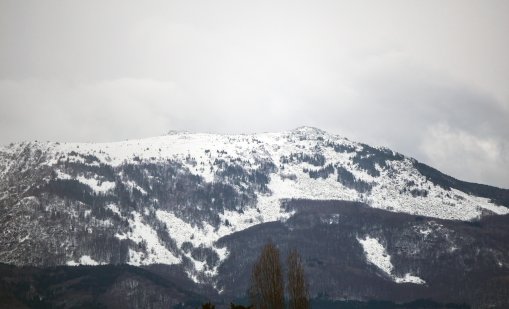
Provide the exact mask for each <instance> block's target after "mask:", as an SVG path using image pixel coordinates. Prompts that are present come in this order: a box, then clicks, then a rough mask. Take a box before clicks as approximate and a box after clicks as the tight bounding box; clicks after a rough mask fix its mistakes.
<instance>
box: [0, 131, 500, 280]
mask: <svg viewBox="0 0 509 309" xmlns="http://www.w3.org/2000/svg"><path fill="white" fill-rule="evenodd" d="M328 141H331V142H333V143H334V144H336V145H343V146H347V148H348V149H351V150H349V151H347V152H336V151H335V150H334V149H333V148H331V147H327V146H326V144H325V142H328ZM26 147H32V148H34V149H40V150H42V151H43V152H45V153H46V154H47V156H46V158H47V159H46V161H45V162H42V163H40V164H45V165H48V166H54V165H55V164H57V162H58V158H60V157H63V158H65V159H69V160H70V161H73V162H82V163H84V162H85V160H84V157H85V156H87V155H93V156H95V157H97V158H98V160H99V162H96V161H94V162H92V163H89V165H98V164H99V163H103V164H108V165H111V166H112V167H117V166H119V165H122V164H124V163H133V164H137V163H138V162H139V160H141V161H143V162H153V163H158V162H167V160H176V161H178V162H180V163H182V164H184V166H185V167H186V168H187V169H188V171H189V172H190V173H192V174H194V175H198V176H200V177H202V179H203V180H204V181H205V182H214V181H222V179H219V178H218V176H216V171H217V166H216V165H214V161H215V160H216V159H221V160H225V161H227V162H234V161H235V160H237V159H241V161H242V162H249V164H245V165H243V167H244V168H246V169H248V170H250V169H251V170H252V169H256V168H257V167H259V166H260V165H261V163H264V162H272V163H274V165H275V166H276V167H277V168H278V170H277V171H276V172H275V173H273V174H271V175H269V177H270V181H269V183H268V185H267V186H268V189H269V190H270V193H268V194H266V193H259V192H258V194H257V197H256V198H257V202H256V204H255V205H252V206H251V207H248V208H247V209H243V212H242V213H241V212H238V211H231V210H227V211H224V212H223V213H220V214H219V216H220V219H221V225H220V226H219V227H217V228H214V227H213V226H211V225H210V224H208V223H206V222H204V223H203V224H202V225H201V226H193V225H191V224H189V223H188V222H186V220H184V218H179V217H177V216H175V215H174V214H173V213H171V212H168V211H163V210H156V217H157V219H158V220H160V221H162V222H164V223H166V227H167V229H168V233H169V235H170V236H171V237H172V238H173V239H174V240H175V242H176V244H177V246H178V247H179V248H181V246H182V244H183V243H184V242H191V244H192V245H193V246H194V247H199V246H205V247H208V248H211V249H213V250H214V251H215V252H216V253H217V254H218V255H219V257H220V260H221V261H224V260H225V259H226V258H227V257H228V254H229V252H228V250H227V248H218V247H217V246H216V242H217V240H218V239H219V238H221V237H223V236H226V235H229V234H232V233H234V232H237V231H241V230H244V229H246V228H249V227H251V226H254V225H256V224H259V223H264V222H271V221H284V220H286V219H288V218H289V217H291V216H292V215H293V213H292V212H287V211H285V210H284V209H282V208H281V201H282V200H286V199H312V200H349V201H363V202H366V203H367V204H368V205H370V206H372V207H375V208H380V209H385V210H389V211H393V212H403V213H409V214H414V215H421V216H427V217H435V218H440V219H449V220H464V221H466V220H472V219H476V218H478V217H480V216H481V214H482V213H483V212H486V211H488V212H491V213H493V214H500V215H502V214H508V213H509V208H507V207H503V206H498V205H495V204H493V203H492V202H491V201H490V200H489V199H486V198H482V197H477V196H473V195H469V194H467V193H465V192H461V191H458V190H455V189H451V190H450V191H448V190H445V189H443V188H441V187H439V186H436V185H434V184H433V183H431V182H430V181H428V180H427V179H426V177H424V176H423V175H421V174H420V173H419V171H418V170H416V169H415V167H414V164H413V161H412V159H410V158H404V159H403V160H401V161H388V162H386V164H387V166H388V169H382V168H380V166H378V165H377V169H378V170H379V171H380V176H379V177H373V176H371V175H369V174H368V173H367V172H366V171H365V170H363V169H361V168H360V167H359V166H356V165H355V164H352V158H353V157H354V156H355V155H356V152H355V151H360V150H362V149H363V147H365V146H363V145H362V144H360V143H356V142H352V141H349V140H347V139H345V138H343V137H340V136H337V135H332V134H328V133H326V132H324V131H321V130H319V129H316V128H310V127H300V128H297V129H295V130H292V131H285V132H281V133H261V134H239V135H218V134H206V133H196V134H193V133H188V132H172V133H170V134H168V135H163V136H158V137H152V138H146V139H139V140H128V141H122V142H113V143H22V144H15V145H14V146H12V147H9V148H7V147H6V148H4V149H1V150H0V154H2V155H3V154H5V153H7V155H6V156H5V158H9V157H12V158H18V157H19V155H20V154H21V153H22V152H23V151H24V149H25V148H26ZM71 152H75V153H76V155H71ZM292 153H304V154H308V155H313V154H316V153H319V154H321V155H323V156H324V157H325V160H326V162H325V164H326V165H327V164H332V165H334V166H336V165H339V166H342V167H343V168H345V169H347V170H348V171H349V172H351V173H352V174H353V175H354V177H355V178H357V179H360V180H363V181H366V182H369V183H373V185H374V186H373V189H372V190H371V192H368V193H365V194H361V193H359V192H357V191H356V190H353V189H350V188H347V187H345V186H343V185H342V184H341V183H340V182H338V181H337V174H336V172H334V174H332V175H329V177H328V178H326V179H322V178H318V179H312V178H311V177H309V174H308V173H304V171H303V169H304V168H308V169H318V168H317V167H315V166H312V165H310V164H308V163H305V162H303V163H298V162H290V163H288V164H284V169H282V168H281V166H282V165H281V157H282V156H289V155H290V154H292ZM0 158H4V156H0ZM14 162H15V160H9V159H6V160H3V159H2V162H0V164H1V167H2V168H3V171H1V172H2V173H6V171H7V170H8V169H10V168H11V165H12V166H15V165H13V164H14ZM55 172H56V174H57V177H58V178H59V179H76V180H78V181H80V182H81V183H83V184H85V185H87V186H89V187H90V188H91V189H92V190H94V192H96V193H98V194H106V193H108V192H110V191H111V190H113V189H114V188H115V183H114V182H110V181H102V179H101V178H100V177H94V175H89V174H87V175H78V176H77V177H75V176H71V175H69V174H66V173H65V172H63V171H61V170H58V169H55ZM290 176H291V178H289V177H290ZM123 181H124V183H125V184H126V186H128V187H129V188H131V189H132V190H134V189H136V190H139V191H140V192H141V193H142V194H143V195H147V194H148V193H147V191H146V189H144V188H142V187H141V186H140V185H138V184H137V183H136V182H134V181H132V180H128V179H123ZM409 182H412V183H414V184H415V185H414V186H413V187H412V188H414V189H418V190H427V191H428V196H427V197H414V196H412V195H411V194H410V193H409V192H402V191H401V189H402V188H405V187H407V184H408V183H409ZM4 195H5V194H4ZM146 206H147V205H140V209H143V210H142V213H143V214H145V215H148V213H149V211H148V208H147V207H146ZM106 207H107V208H108V209H110V210H111V211H112V212H114V213H115V214H117V215H119V216H122V213H121V211H120V207H121V205H116V204H108V205H107V206H106ZM142 213H138V212H133V213H132V215H133V218H131V219H129V224H130V227H131V228H132V231H131V232H128V233H125V234H122V233H117V234H116V235H115V236H116V237H117V238H118V239H131V240H133V241H134V242H136V243H140V242H142V241H143V240H145V241H146V244H147V253H143V252H141V251H136V250H133V249H131V250H130V251H129V257H130V260H129V263H131V264H135V265H145V264H150V263H165V264H175V263H180V261H181V257H182V256H187V257H188V258H190V259H191V261H192V262H193V263H194V267H195V270H196V271H198V272H202V273H206V274H209V275H213V274H214V272H215V271H216V270H217V269H212V270H211V269H208V268H207V267H206V265H204V264H203V262H200V261H196V260H194V259H193V258H192V257H190V255H188V254H184V253H182V252H181V251H182V250H180V251H179V252H171V251H170V250H169V249H168V248H166V247H165V246H164V244H162V243H161V241H160V240H159V238H158V236H157V232H156V231H155V230H154V229H153V228H152V227H151V226H149V225H148V224H147V223H146V222H145V221H144V219H143V214H142ZM324 220H325V221H324V222H326V223H328V224H337V223H339V220H340V218H339V217H338V218H336V217H332V218H325V219H324ZM227 222H228V224H226V223H227ZM104 224H106V225H107V224H108V223H107V222H104ZM435 230H436V227H434V226H429V227H422V228H420V229H419V230H418V232H419V233H421V234H422V235H423V236H424V237H428V235H430V234H431V233H432V232H433V231H435ZM416 231H417V230H416ZM191 236H193V237H191ZM359 242H360V243H361V244H362V245H363V248H364V251H365V253H366V259H367V260H368V261H369V262H370V263H372V264H374V265H376V266H377V267H379V268H380V269H381V270H382V271H383V272H384V273H386V274H388V275H389V276H390V277H391V278H393V280H395V281H396V282H398V283H403V282H410V283H417V284H421V283H424V281H422V282H421V281H419V280H421V279H420V278H418V277H415V276H413V275H411V274H406V275H405V276H403V277H396V276H394V275H392V273H393V268H394V266H393V265H392V263H391V261H390V256H389V255H388V254H387V253H386V252H385V248H384V247H383V246H382V245H381V244H380V242H379V241H378V240H376V239H375V238H370V237H366V238H365V239H363V240H359ZM84 261H85V262H87V261H88V260H87V259H86V258H85V260H84ZM71 262H72V261H71ZM80 262H81V259H80ZM73 263H74V262H73ZM190 276H191V277H193V278H195V279H196V280H198V279H197V277H196V274H195V273H190Z"/></svg>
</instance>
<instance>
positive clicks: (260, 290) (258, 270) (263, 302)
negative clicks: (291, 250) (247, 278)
mask: <svg viewBox="0 0 509 309" xmlns="http://www.w3.org/2000/svg"><path fill="white" fill-rule="evenodd" d="M250 297H251V302H252V304H253V306H254V308H256V309H283V308H284V307H285V300H284V283H283V274H282V270H281V261H280V258H279V250H278V248H277V247H276V246H275V245H274V244H273V243H271V242H270V243H268V244H266V245H265V246H264V247H263V249H262V252H261V254H260V256H259V257H258V260H257V261H256V262H255V264H254V266H253V271H252V274H251V287H250Z"/></svg>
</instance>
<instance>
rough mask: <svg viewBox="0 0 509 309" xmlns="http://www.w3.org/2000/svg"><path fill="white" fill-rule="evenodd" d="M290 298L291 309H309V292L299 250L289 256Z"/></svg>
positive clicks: (288, 286) (288, 287)
mask: <svg viewBox="0 0 509 309" xmlns="http://www.w3.org/2000/svg"><path fill="white" fill-rule="evenodd" d="M287 264H288V285H287V290H288V297H289V309H309V291H308V284H307V281H306V276H305V274H304V267H303V265H302V260H301V258H300V255H299V253H298V252H297V250H295V249H294V250H292V251H291V252H290V254H289V255H288V260H287Z"/></svg>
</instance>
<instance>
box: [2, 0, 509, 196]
mask: <svg viewBox="0 0 509 309" xmlns="http://www.w3.org/2000/svg"><path fill="white" fill-rule="evenodd" d="M508 10H509V4H508V3H507V2H504V1H483V3H480V2H478V1H460V2H456V1H447V2H443V1H426V2H422V1H403V2H402V1H388V2H384V3H381V2H380V3H378V2H369V3H367V2H361V1H350V2H348V1H326V0H324V1H257V2H256V3H250V4H248V3H245V2H240V1H214V2H211V1H193V3H192V4H190V2H182V1H153V2H152V1H151V2H150V3H147V4H144V5H141V4H139V3H138V2H135V1H111V2H110V1H109V2H106V3H105V2H103V1H86V2H84V1H72V0H70V1H64V2H62V1H45V2H40V1H9V0H6V1H1V2H0V44H1V46H0V143H2V144H3V143H7V142H10V141H18V140H25V139H39V140H60V141H112V140H123V139H127V138H140V137H146V136H153V135H159V134H163V133H164V132H166V131H168V130H169V129H182V130H190V131H208V132H219V133H237V132H260V131H280V130H286V129H290V128H293V127H297V126H300V125H314V126H317V127H320V128H323V129H326V130H328V131H330V132H333V133H339V134H342V135H345V136H347V137H349V138H351V139H356V140H360V141H365V142H368V143H372V144H376V145H386V146H389V147H391V148H393V149H395V150H397V151H400V152H402V153H405V154H408V155H411V156H413V157H415V158H417V159H419V160H422V161H424V162H426V163H429V164H430V165H433V166H436V167H438V168H439V169H441V170H443V171H445V172H447V173H449V174H451V175H453V176H456V177H460V178H464V179H467V180H471V181H476V182H484V183H489V184H495V185H499V186H504V187H509V175H507V173H505V172H504V169H503V168H500V167H504V166H507V163H508V162H507V160H508V159H506V157H508V156H507V155H505V154H507V150H508V143H509V126H508V124H507V123H508V121H507V119H509V88H507V87H506V85H507V84H508V82H509V61H508V58H507V56H506V55H507V54H508V53H509V37H508V36H507V35H506V33H505V29H507V28H509V19H507V18H506V16H505V14H504V12H507V11H508ZM431 21H433V22H431ZM465 166H468V168H465Z"/></svg>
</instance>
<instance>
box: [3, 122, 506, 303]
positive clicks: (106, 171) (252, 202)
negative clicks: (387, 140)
mask: <svg viewBox="0 0 509 309" xmlns="http://www.w3.org/2000/svg"><path fill="white" fill-rule="evenodd" d="M0 179H1V180H0V209H2V212H1V213H0V226H1V227H2V229H1V231H0V247H1V248H2V250H1V251H0V262H3V263H10V264H15V265H37V266H55V265H77V264H86V265H97V264H122V263H127V264H131V265H150V264H174V265H179V267H181V268H182V269H183V271H185V272H186V274H187V276H189V278H191V279H192V280H194V281H195V282H199V283H206V284H210V285H212V286H214V287H216V288H217V289H218V290H219V291H221V290H222V289H227V284H226V282H225V281H224V276H225V275H224V272H225V271H224V268H222V265H225V263H227V262H228V261H229V260H232V258H231V257H232V256H234V255H235V254H237V252H233V251H232V250H233V249H232V247H231V245H230V244H229V243H228V242H225V241H223V239H227V238H228V237H233V236H235V235H241V234H239V233H240V232H242V231H246V230H247V229H249V228H253V227H255V226H256V225H260V224H268V223H270V222H276V223H277V222H279V224H286V223H285V222H292V221H291V220H294V217H293V216H295V215H297V210H295V209H293V208H288V207H285V206H284V205H285V201H288V200H292V199H300V200H308V201H320V200H335V201H352V202H359V205H361V204H362V205H368V206H369V207H371V208H374V209H378V210H380V211H382V212H383V213H384V214H388V215H387V216H389V217H391V216H398V215H400V214H401V213H403V214H407V215H413V216H419V217H426V218H433V219H436V220H459V221H471V220H474V221H475V220H482V218H484V217H486V216H488V215H505V214H508V213H509V208H508V207H509V202H508V201H509V190H506V189H499V188H494V187H490V186H485V185H477V184H472V183H466V182H462V181H459V180H456V179H454V178H452V177H449V176H447V175H444V174H442V173H440V172H439V171H437V170H435V169H433V168H431V167H428V166H426V165H424V164H422V163H420V162H417V161H416V160H414V159H412V158H408V157H405V156H404V155H401V154H399V153H395V152H393V151H391V150H389V149H385V148H374V147H370V146H368V145H365V144H361V143H356V142H353V141H350V140H348V139H346V138H343V137H340V136H336V135H332V134H328V133H327V132H324V131H321V130H319V129H316V128H309V127H302V128H298V129H295V130H292V131H288V132H282V133H263V134H251V135H214V134H191V133H183V132H173V133H171V134H168V135H166V136H160V137H155V138H148V139H143V140H133V141H125V142H117V143H97V144H87V143H52V142H47V143H42V142H30V143H20V144H12V145H9V146H7V147H3V148H1V149H0ZM310 205H311V204H310ZM310 207H311V206H310ZM391 214H392V215H391ZM288 220H290V221H288ZM426 220H428V219H426ZM276 223H274V224H276ZM322 223H323V222H322ZM323 224H325V223H323ZM380 226H382V227H383V228H385V229H391V226H390V224H389V225H386V223H380ZM253 237H254V236H253ZM302 237H304V235H303V236H302ZM359 237H360V238H359V240H355V241H356V242H355V243H356V246H359V244H362V243H363V242H364V243H365V244H366V246H365V250H364V251H361V252H360V253H361V254H358V255H357V256H356V258H357V259H360V261H361V263H362V265H364V266H365V267H368V269H369V267H370V266H369V265H373V263H375V262H374V261H373V260H370V257H372V256H376V253H377V252H382V253H383V250H384V247H383V244H381V243H380V242H379V241H380V240H379V239H377V238H373V236H372V235H359ZM489 237H492V236H489ZM265 240H266V239H263V241H265ZM253 241H254V240H253ZM257 241H260V240H257ZM359 241H360V242H359ZM444 241H445V240H444ZM465 245H468V244H465ZM496 246H498V245H497V244H495V245H494V247H493V248H495V249H496ZM357 248H361V247H357ZM490 248H491V247H490ZM493 248H491V249H490V250H492V249H493ZM386 249H387V248H386ZM495 249H493V250H494V251H493V250H492V251H493V252H492V253H490V254H491V255H490V257H489V259H491V260H495V259H496V260H497V261H505V260H504V259H506V258H507V252H503V251H501V252H502V253H500V252H499V251H500V250H499V251H497V250H495ZM387 250H388V249H387ZM423 250H424V249H423ZM426 250H432V248H428V249H426ZM486 250H488V249H486ZM488 251H489V250H488ZM494 252H498V253H494ZM245 263H247V262H242V264H243V265H245V266H247V265H246V264H245ZM376 263H379V264H380V265H385V266H384V267H385V270H386V271H385V274H386V275H385V277H384V278H385V279H384V280H386V281H388V282H396V283H398V284H414V285H419V284H425V283H424V282H426V279H422V278H420V277H419V276H418V274H414V273H412V272H409V273H408V276H407V274H406V273H401V274H399V273H398V274H396V273H395V274H393V273H392V271H391V269H392V268H391V266H390V264H389V263H388V261H387V260H386V259H381V260H379V261H378V262H376ZM376 263H375V264H376ZM501 263H502V265H503V266H501V267H502V268H504V269H505V267H506V266H505V265H506V264H505V262H501ZM392 267H393V268H395V267H397V265H393V266H392ZM382 268H383V267H382ZM395 269H396V268H395ZM420 279H422V280H423V281H424V282H421V281H419V280H420ZM398 280H399V282H397V281H398ZM225 291H226V290H225ZM353 294H355V293H353Z"/></svg>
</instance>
